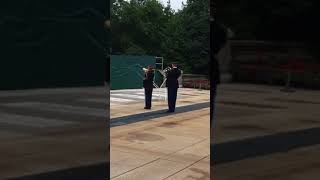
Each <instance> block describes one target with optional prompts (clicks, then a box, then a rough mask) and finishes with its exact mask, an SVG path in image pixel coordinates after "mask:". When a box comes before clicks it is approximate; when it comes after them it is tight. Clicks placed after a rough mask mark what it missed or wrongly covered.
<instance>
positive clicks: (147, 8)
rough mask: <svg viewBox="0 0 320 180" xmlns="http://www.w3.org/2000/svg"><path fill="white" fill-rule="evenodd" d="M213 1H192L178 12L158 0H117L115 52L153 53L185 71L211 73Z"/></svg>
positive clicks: (113, 46) (114, 19)
mask: <svg viewBox="0 0 320 180" xmlns="http://www.w3.org/2000/svg"><path fill="white" fill-rule="evenodd" d="M208 9H209V2H208V1H207V0H188V1H187V3H186V4H185V5H184V8H183V9H182V10H179V11H178V12H175V11H174V10H173V9H172V8H171V7H170V4H169V3H168V4H167V5H163V4H161V3H159V2H158V1H157V0H131V1H124V0H113V7H112V13H111V20H112V48H113V54H131V55H153V56H162V57H164V59H165V61H166V63H170V62H173V61H175V62H178V63H179V64H180V65H181V66H182V69H183V70H184V72H186V73H198V74H208V62H209V33H210V28H209V12H208Z"/></svg>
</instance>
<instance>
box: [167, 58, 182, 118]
mask: <svg viewBox="0 0 320 180" xmlns="http://www.w3.org/2000/svg"><path fill="white" fill-rule="evenodd" d="M180 76H181V70H180V69H179V68H178V67H177V64H176V63H172V65H171V69H170V70H169V71H168V72H167V81H166V86H167V88H168V106H169V110H168V111H167V112H169V113H171V112H174V111H175V108H176V100H177V93H178V88H179V82H178V79H179V77H180Z"/></svg>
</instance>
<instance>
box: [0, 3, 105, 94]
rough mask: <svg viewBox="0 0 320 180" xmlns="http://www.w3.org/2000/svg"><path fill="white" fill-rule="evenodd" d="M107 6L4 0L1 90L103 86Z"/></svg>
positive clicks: (0, 24)
mask: <svg viewBox="0 0 320 180" xmlns="http://www.w3.org/2000/svg"><path fill="white" fill-rule="evenodd" d="M109 9H110V6H109V3H108V1H102V0H67V1H66V0H55V1H53V0H51V1H43V0H41V1H40V0H32V1H31V0H19V1H18V0H1V2H0V60H1V61H0V62H1V63H0V89H24V88H43V87H61V86H91V85H103V83H104V81H105V79H107V78H108V77H106V75H108V73H106V72H105V70H106V68H108V66H107V64H108V62H107V56H108V46H109V42H108V40H109V38H108V34H109V33H108V31H107V29H106V28H105V26H104V22H105V20H106V19H109V17H110V15H109Z"/></svg>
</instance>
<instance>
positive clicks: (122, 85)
mask: <svg viewBox="0 0 320 180" xmlns="http://www.w3.org/2000/svg"><path fill="white" fill-rule="evenodd" d="M155 63H156V59H155V57H154V56H116V55H113V56H111V64H110V65H111V67H110V73H111V80H110V83H111V89H138V88H142V87H143V84H142V81H143V75H144V72H143V70H142V68H143V67H147V66H148V65H152V66H153V67H155Z"/></svg>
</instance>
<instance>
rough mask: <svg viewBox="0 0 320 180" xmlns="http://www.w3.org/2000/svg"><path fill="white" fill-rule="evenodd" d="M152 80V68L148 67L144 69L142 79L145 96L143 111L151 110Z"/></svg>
mask: <svg viewBox="0 0 320 180" xmlns="http://www.w3.org/2000/svg"><path fill="white" fill-rule="evenodd" d="M153 78H154V72H153V68H152V66H150V65H149V66H148V68H147V69H145V73H144V78H143V87H144V95H145V107H144V109H151V101H152V91H153Z"/></svg>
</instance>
